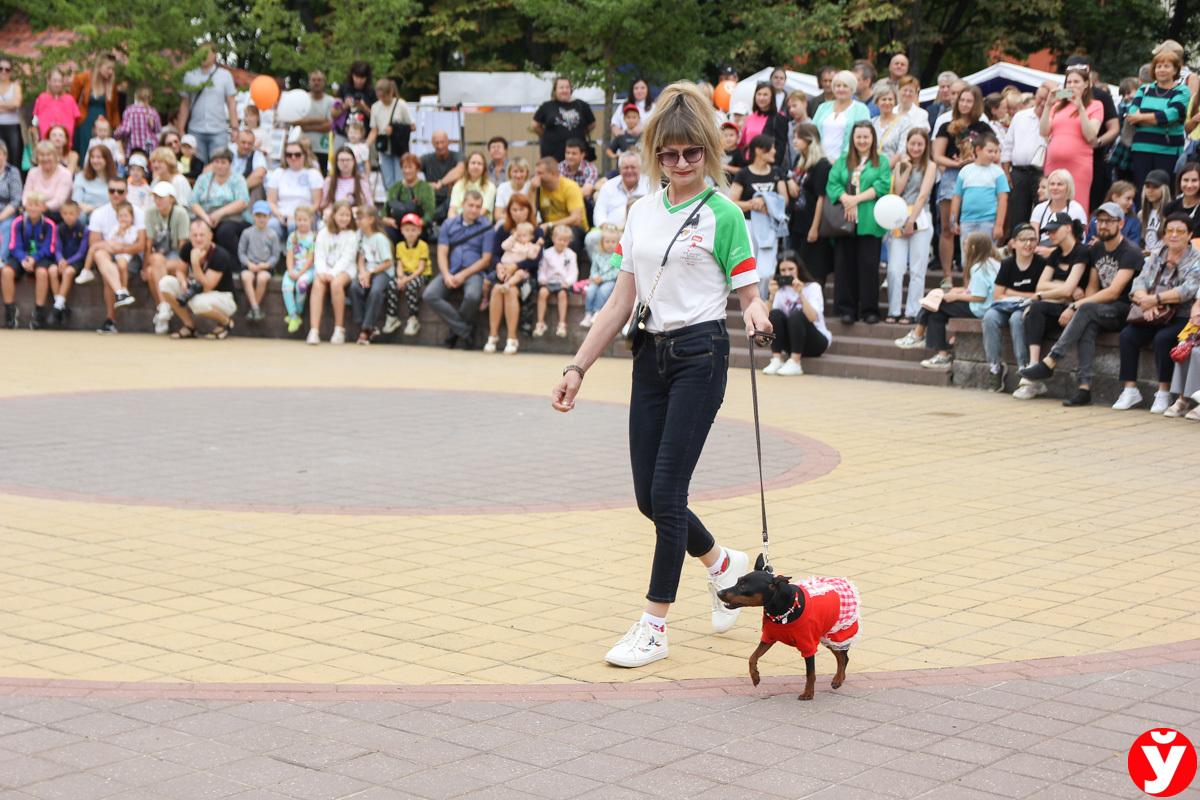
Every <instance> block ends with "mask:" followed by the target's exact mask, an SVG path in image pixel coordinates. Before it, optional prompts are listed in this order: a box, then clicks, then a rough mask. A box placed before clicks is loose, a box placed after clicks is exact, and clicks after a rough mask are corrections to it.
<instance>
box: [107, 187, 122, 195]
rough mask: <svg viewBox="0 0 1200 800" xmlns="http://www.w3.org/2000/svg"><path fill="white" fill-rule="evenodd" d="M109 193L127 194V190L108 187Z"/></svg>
mask: <svg viewBox="0 0 1200 800" xmlns="http://www.w3.org/2000/svg"><path fill="white" fill-rule="evenodd" d="M108 193H109V194H125V189H123V188H121V189H114V188H112V187H111V186H110V187H108Z"/></svg>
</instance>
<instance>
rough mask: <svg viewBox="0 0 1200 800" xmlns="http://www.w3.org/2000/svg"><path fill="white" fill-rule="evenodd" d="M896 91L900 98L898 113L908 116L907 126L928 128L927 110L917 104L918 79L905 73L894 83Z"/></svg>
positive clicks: (919, 93) (919, 92)
mask: <svg viewBox="0 0 1200 800" xmlns="http://www.w3.org/2000/svg"><path fill="white" fill-rule="evenodd" d="M896 92H897V94H898V96H899V98H900V108H899V110H898V113H899V114H900V115H902V116H904V117H907V118H908V122H909V127H912V128H924V129H925V130H929V112H928V111H926V110H925V109H923V108H921V106H920V105H918V104H917V101H918V100H920V99H921V83H920V81H918V80H917V79H916V78H915V77H913V76H912V75H905V76H904V77H903V78H901V79H900V82H899V83H897V84H896ZM905 138H906V139H907V137H905Z"/></svg>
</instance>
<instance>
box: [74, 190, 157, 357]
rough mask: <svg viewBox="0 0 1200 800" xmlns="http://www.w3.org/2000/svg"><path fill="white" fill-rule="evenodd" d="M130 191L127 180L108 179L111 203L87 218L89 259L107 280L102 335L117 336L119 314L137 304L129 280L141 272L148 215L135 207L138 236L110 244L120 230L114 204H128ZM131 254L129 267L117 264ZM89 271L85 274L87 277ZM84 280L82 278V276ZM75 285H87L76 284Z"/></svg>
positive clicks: (109, 201)
mask: <svg viewBox="0 0 1200 800" xmlns="http://www.w3.org/2000/svg"><path fill="white" fill-rule="evenodd" d="M128 191H129V187H128V185H127V183H126V181H125V179H124V178H121V177H114V178H109V179H108V202H107V203H105V204H104V205H102V206H100V207H99V208H97V209H96V210H95V211H93V212H92V213H91V215H90V216H89V217H88V257H89V258H90V259H91V260H92V263H93V264H95V266H96V269H97V271H99V273H100V276H101V277H102V278H103V279H104V309H105V312H106V316H105V319H104V324H103V325H101V326H100V329H99V332H100V333H116V332H117V323H116V317H117V313H116V310H117V309H118V308H120V307H122V306H127V305H129V304H131V303H133V302H134V300H133V296H132V295H131V294H129V289H128V287H129V278H130V277H131V276H134V275H137V274H138V273H140V272H141V271H142V257H143V256H144V255H145V252H146V214H145V212H143V211H142V209H140V208H138V207H137V206H133V227H134V230H136V231H137V232H138V235H137V240H136V241H135V242H134V243H133V244H123V243H121V242H114V241H108V240H109V239H111V238H112V237H111V236H110V235H109V234H111V233H113V232H115V231H116V230H117V228H118V227H120V223H119V222H118V221H117V210H116V208H115V207H114V204H119V203H123V202H126V194H127V193H128ZM122 254H129V256H130V259H129V262H128V263H127V264H118V263H117V259H116V258H115V256H117V255H122ZM86 272H87V270H86V269H85V270H84V273H86ZM80 278H83V275H80ZM76 283H87V281H86V280H77V281H76Z"/></svg>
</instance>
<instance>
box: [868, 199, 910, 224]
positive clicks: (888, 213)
mask: <svg viewBox="0 0 1200 800" xmlns="http://www.w3.org/2000/svg"><path fill="white" fill-rule="evenodd" d="M906 219H908V203H905V202H904V198H903V197H901V196H900V195H898V194H885V195H884V196H883V197H881V198H879V199H878V200H876V201H875V222H877V223H878V224H879V227H881V228H883V229H884V230H892V229H893V228H899V227H900V225H901V224H902V223H903V222H904V220H906Z"/></svg>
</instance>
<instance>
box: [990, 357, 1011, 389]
mask: <svg viewBox="0 0 1200 800" xmlns="http://www.w3.org/2000/svg"><path fill="white" fill-rule="evenodd" d="M1006 377H1008V364H1003V363H1002V364H1000V369H998V370H996V371H995V372H992V371H991V370H990V369H989V371H988V389H990V390H992V391H993V392H1003V391H1004V379H1005V378H1006Z"/></svg>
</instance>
